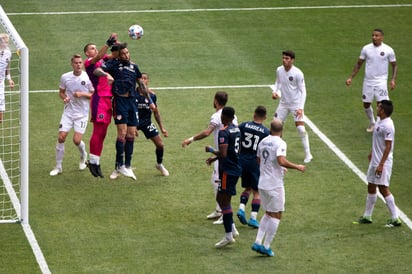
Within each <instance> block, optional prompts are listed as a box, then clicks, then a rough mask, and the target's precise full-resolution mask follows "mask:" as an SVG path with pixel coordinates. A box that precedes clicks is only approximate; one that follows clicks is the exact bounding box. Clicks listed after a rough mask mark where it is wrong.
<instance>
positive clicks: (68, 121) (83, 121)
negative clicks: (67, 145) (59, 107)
mask: <svg viewBox="0 0 412 274" xmlns="http://www.w3.org/2000/svg"><path fill="white" fill-rule="evenodd" d="M88 121H89V117H88V116H83V117H80V118H76V119H73V118H71V117H70V116H68V115H67V114H66V113H65V112H63V115H62V118H61V120H60V125H59V131H64V132H69V131H70V130H71V129H72V128H73V129H74V132H77V133H80V134H84V133H85V132H86V128H87V123H88Z"/></svg>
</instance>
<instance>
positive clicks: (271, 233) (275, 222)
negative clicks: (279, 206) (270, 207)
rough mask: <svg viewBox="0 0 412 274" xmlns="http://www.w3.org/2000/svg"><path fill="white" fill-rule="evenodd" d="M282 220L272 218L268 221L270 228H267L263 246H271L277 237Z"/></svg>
mask: <svg viewBox="0 0 412 274" xmlns="http://www.w3.org/2000/svg"><path fill="white" fill-rule="evenodd" d="M279 223H280V220H279V219H276V218H272V217H271V218H270V220H269V222H268V228H267V229H266V237H265V242H264V243H263V246H264V247H265V248H269V247H270V244H271V243H272V241H273V239H274V238H275V235H276V232H277V231H278V227H279Z"/></svg>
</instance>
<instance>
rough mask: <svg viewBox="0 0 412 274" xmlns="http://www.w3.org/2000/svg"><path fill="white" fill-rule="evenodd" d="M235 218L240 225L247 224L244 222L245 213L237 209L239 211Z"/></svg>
mask: <svg viewBox="0 0 412 274" xmlns="http://www.w3.org/2000/svg"><path fill="white" fill-rule="evenodd" d="M237 217H238V218H239V221H240V222H241V223H242V224H244V225H245V224H247V221H246V215H245V211H244V210H242V209H240V208H239V210H238V211H237Z"/></svg>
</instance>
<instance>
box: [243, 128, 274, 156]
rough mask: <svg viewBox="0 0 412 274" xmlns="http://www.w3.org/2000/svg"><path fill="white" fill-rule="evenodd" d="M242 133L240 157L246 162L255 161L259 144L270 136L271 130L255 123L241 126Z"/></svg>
mask: <svg viewBox="0 0 412 274" xmlns="http://www.w3.org/2000/svg"><path fill="white" fill-rule="evenodd" d="M239 129H240V133H241V138H240V139H241V143H240V144H241V147H240V157H241V158H242V159H245V160H255V159H256V152H257V148H258V145H259V143H260V142H261V141H262V140H263V138H265V137H266V136H268V135H269V129H267V128H266V127H265V126H264V125H262V124H259V123H256V122H254V121H251V122H244V123H241V124H240V125H239Z"/></svg>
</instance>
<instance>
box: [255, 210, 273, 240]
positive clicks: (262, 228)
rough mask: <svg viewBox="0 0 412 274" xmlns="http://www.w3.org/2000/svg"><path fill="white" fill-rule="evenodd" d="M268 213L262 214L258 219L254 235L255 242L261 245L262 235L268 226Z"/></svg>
mask: <svg viewBox="0 0 412 274" xmlns="http://www.w3.org/2000/svg"><path fill="white" fill-rule="evenodd" d="M269 218H270V217H269V215H267V214H264V215H263V217H262V219H260V224H259V229H258V232H257V235H256V240H255V243H257V244H259V245H261V244H262V242H263V237H265V233H266V229H267V227H268V219H269Z"/></svg>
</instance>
